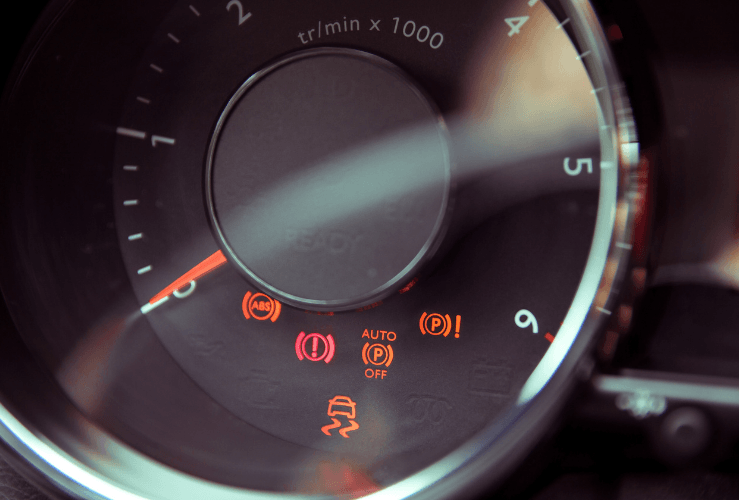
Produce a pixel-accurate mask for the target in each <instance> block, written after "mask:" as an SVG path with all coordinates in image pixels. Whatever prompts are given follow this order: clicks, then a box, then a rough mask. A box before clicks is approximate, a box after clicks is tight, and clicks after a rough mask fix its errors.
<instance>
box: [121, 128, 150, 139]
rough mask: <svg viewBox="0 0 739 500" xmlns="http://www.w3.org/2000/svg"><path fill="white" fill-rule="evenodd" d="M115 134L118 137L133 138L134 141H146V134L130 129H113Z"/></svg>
mask: <svg viewBox="0 0 739 500" xmlns="http://www.w3.org/2000/svg"><path fill="white" fill-rule="evenodd" d="M115 132H116V134H118V135H123V136H126V137H133V138H134V139H146V132H142V131H140V130H134V129H132V128H126V127H118V128H117V129H115Z"/></svg>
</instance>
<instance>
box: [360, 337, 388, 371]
mask: <svg viewBox="0 0 739 500" xmlns="http://www.w3.org/2000/svg"><path fill="white" fill-rule="evenodd" d="M362 361H364V364H365V365H368V364H370V363H372V364H373V365H375V366H379V365H385V366H390V363H392V362H393V348H392V346H390V345H382V344H372V345H370V343H369V342H367V343H366V344H364V347H363V348H362Z"/></svg>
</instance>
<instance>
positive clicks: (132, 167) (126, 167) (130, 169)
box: [123, 165, 139, 172]
mask: <svg viewBox="0 0 739 500" xmlns="http://www.w3.org/2000/svg"><path fill="white" fill-rule="evenodd" d="M138 169H139V167H138V166H137V165H123V170H125V171H127V172H136V171H138Z"/></svg>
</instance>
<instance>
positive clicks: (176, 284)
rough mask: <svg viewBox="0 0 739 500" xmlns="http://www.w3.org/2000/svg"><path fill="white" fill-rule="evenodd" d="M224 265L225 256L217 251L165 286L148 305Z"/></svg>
mask: <svg viewBox="0 0 739 500" xmlns="http://www.w3.org/2000/svg"><path fill="white" fill-rule="evenodd" d="M225 263H226V256H225V255H223V252H222V251H221V250H218V251H217V252H216V253H214V254H213V255H211V256H210V257H208V258H207V259H205V260H204V261H203V262H201V263H200V264H198V265H196V266H195V267H193V268H192V269H190V270H189V271H187V272H186V273H185V274H183V275H182V276H180V277H179V278H177V279H176V280H174V281H173V282H172V284H171V285H169V286H167V287H166V288H165V289H164V290H162V291H161V292H159V293H158V294H156V295H154V296H153V297H152V298H151V299H149V304H152V305H153V304H154V303H155V302H159V301H160V300H162V299H163V298H165V297H168V296H169V295H170V294H171V293H173V292H174V291H175V290H179V289H180V288H182V287H183V286H185V285H187V284H188V283H190V282H191V281H195V280H197V279H198V278H201V277H203V276H205V275H206V274H208V273H209V272H211V271H213V270H214V269H216V268H218V267H220V266H222V265H223V264H225Z"/></svg>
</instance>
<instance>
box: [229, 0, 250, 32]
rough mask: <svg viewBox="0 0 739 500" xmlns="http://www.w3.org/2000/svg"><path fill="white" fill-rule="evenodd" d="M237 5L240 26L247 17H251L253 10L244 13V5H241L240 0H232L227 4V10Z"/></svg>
mask: <svg viewBox="0 0 739 500" xmlns="http://www.w3.org/2000/svg"><path fill="white" fill-rule="evenodd" d="M234 6H235V7H236V10H238V11H239V26H241V25H242V24H244V22H246V20H247V19H249V18H250V17H251V12H247V13H246V15H244V6H243V5H241V2H240V1H239V0H231V1H230V2H228V4H227V5H226V10H231V7H234Z"/></svg>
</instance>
